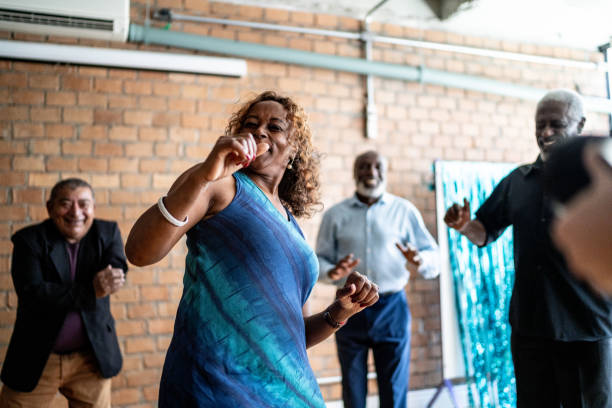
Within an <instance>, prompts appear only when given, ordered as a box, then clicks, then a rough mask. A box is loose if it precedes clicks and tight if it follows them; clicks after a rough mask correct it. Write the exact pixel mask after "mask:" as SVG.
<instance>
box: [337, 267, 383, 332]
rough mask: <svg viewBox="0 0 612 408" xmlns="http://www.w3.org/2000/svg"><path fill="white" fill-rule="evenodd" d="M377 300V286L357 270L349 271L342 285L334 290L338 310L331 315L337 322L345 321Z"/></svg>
mask: <svg viewBox="0 0 612 408" xmlns="http://www.w3.org/2000/svg"><path fill="white" fill-rule="evenodd" d="M377 301H378V286H377V285H376V284H375V283H373V282H370V280H369V279H368V278H366V277H365V276H363V275H362V274H360V273H359V272H357V271H354V272H351V274H350V275H349V277H348V278H347V279H346V283H345V285H344V287H342V288H340V289H338V290H337V291H336V303H337V305H338V306H339V308H338V309H339V310H338V311H337V312H336V315H334V316H332V317H333V318H334V320H336V321H338V322H341V321H342V322H343V321H346V319H348V318H349V317H351V316H352V315H354V314H355V313H359V312H361V311H362V310H363V309H365V308H366V307H368V306H372V305H373V304H374V303H376V302H377Z"/></svg>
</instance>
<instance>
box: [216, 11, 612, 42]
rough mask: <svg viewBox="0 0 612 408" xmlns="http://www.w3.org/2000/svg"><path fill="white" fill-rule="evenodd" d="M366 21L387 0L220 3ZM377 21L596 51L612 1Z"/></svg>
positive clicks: (387, 16) (414, 14)
mask: <svg viewBox="0 0 612 408" xmlns="http://www.w3.org/2000/svg"><path fill="white" fill-rule="evenodd" d="M219 1H220V2H221V1H222V2H224V3H228V2H229V3H236V4H243V5H254V6H260V7H271V8H281V9H290V10H298V11H311V12H317V13H324V14H334V15H342V16H350V17H354V18H358V19H363V18H364V17H365V15H366V13H367V12H368V11H369V10H371V9H372V8H373V7H374V6H376V5H377V4H378V3H380V1H381V0H219ZM372 20H373V21H378V22H389V23H394V24H400V25H407V26H414V27H418V28H425V29H436V30H442V31H449V32H455V33H459V34H464V35H476V36H485V37H488V38H493V39H502V40H503V39H507V40H512V41H520V42H527V43H532V44H545V45H559V46H567V47H572V48H582V49H589V50H596V49H597V46H599V45H602V44H605V43H608V42H609V41H610V37H611V36H612V0H473V1H471V2H467V3H464V4H463V6H462V8H460V9H459V11H458V12H456V13H455V14H454V15H452V16H451V17H450V18H449V19H447V20H445V21H439V20H438V19H437V18H436V16H435V14H434V13H433V12H432V11H431V9H430V8H429V6H427V3H426V2H425V0H388V1H387V2H386V3H385V4H383V6H382V7H380V8H379V9H378V10H377V11H376V12H375V13H374V14H373V15H372Z"/></svg>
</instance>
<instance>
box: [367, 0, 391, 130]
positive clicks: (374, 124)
mask: <svg viewBox="0 0 612 408" xmlns="http://www.w3.org/2000/svg"><path fill="white" fill-rule="evenodd" d="M387 1H388V0H382V1H380V2H379V3H378V4H376V5H375V6H374V7H373V8H372V9H371V10H370V11H368V12H367V13H366V15H365V18H364V19H363V31H364V33H363V34H364V35H363V36H362V40H363V42H364V47H365V59H366V61H372V40H371V37H370V36H369V35H368V34H369V32H370V20H371V19H372V14H374V12H375V11H376V10H378V9H379V8H380V7H382V6H383V5H384V4H385V3H386V2H387ZM365 117H366V137H367V138H368V139H376V136H377V135H378V113H377V112H376V102H375V100H374V76H373V75H372V74H368V75H367V76H366V116H365Z"/></svg>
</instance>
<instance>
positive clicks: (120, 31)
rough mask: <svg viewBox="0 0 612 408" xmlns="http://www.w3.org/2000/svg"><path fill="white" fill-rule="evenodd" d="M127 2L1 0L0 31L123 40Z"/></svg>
mask: <svg viewBox="0 0 612 408" xmlns="http://www.w3.org/2000/svg"><path fill="white" fill-rule="evenodd" d="M128 29H129V0H104V1H99V0H55V1H52V2H51V1H48V0H0V30H2V31H14V32H27V33H34V34H43V35H60V36H69V37H84V38H96V39H102V40H114V41H125V40H126V38H127V33H128Z"/></svg>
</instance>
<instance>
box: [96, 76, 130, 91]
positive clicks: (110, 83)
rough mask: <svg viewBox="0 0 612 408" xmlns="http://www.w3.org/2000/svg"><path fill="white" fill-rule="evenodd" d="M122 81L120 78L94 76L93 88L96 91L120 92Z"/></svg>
mask: <svg viewBox="0 0 612 408" xmlns="http://www.w3.org/2000/svg"><path fill="white" fill-rule="evenodd" d="M122 88H123V81H122V80H120V79H105V78H96V79H95V80H94V90H95V91H97V92H107V93H117V94H119V93H121V91H122Z"/></svg>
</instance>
